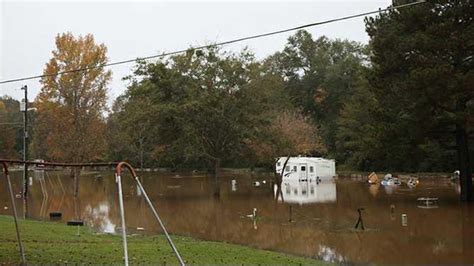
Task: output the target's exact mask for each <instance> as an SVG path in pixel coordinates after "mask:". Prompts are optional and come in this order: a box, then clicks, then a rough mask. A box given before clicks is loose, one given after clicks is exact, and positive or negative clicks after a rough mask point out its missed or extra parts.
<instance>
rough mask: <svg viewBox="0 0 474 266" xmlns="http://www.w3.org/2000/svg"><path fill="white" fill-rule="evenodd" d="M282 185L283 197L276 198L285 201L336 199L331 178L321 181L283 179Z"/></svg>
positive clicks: (309, 201)
mask: <svg viewBox="0 0 474 266" xmlns="http://www.w3.org/2000/svg"><path fill="white" fill-rule="evenodd" d="M282 187H283V191H284V192H283V199H281V197H277V198H278V200H279V201H283V202H285V203H298V204H300V205H302V204H308V203H318V202H319V203H323V202H335V201H336V194H337V193H336V183H335V182H334V181H332V180H325V181H322V182H310V181H298V180H285V181H283V184H282ZM275 193H276V191H275ZM275 197H276V195H275Z"/></svg>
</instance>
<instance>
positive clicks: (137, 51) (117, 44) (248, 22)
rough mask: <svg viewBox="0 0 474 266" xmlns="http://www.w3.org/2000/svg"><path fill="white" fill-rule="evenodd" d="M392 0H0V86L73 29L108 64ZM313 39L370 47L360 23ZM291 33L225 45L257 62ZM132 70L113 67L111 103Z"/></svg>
mask: <svg viewBox="0 0 474 266" xmlns="http://www.w3.org/2000/svg"><path fill="white" fill-rule="evenodd" d="M390 4H391V1H390V0H360V1H357V0H351V1H349V0H346V1H342V0H339V1H334V0H333V1H330V0H326V1H316V0H313V1H306V2H297V1H286V2H283V1H280V2H270V1H261V2H256V1H242V2H238V1H236V2H231V1H221V2H200V1H173V2H164V1H141V2H136V1H127V2H125V1H120V2H115V1H102V2H92V1H83V2H76V1H74V2H72V1H63V2H59V1H4V0H0V17H1V21H0V23H1V27H0V38H1V41H0V60H1V62H0V63H1V64H0V80H6V79H13V78H20V77H25V76H33V75H39V74H42V71H43V67H44V65H45V63H46V62H47V61H48V60H49V58H50V57H51V51H52V50H53V49H54V48H55V47H54V38H55V36H56V35H57V34H58V33H62V32H66V31H70V32H72V33H73V34H74V35H79V34H82V35H84V34H87V33H92V34H93V35H94V38H95V40H96V42H98V43H104V44H105V45H106V46H107V47H108V57H109V61H110V62H113V61H120V60H125V59H132V58H136V57H141V56H148V55H153V54H157V53H161V52H169V51H173V50H179V49H184V48H187V47H189V46H190V45H193V46H197V45H202V44H207V43H210V42H219V41H225V40H229V39H233V38H239V37H244V36H248V35H253V34H258V33H264V32H268V31H273V30H279V29H284V28H289V27H294V26H298V25H302V24H307V23H312V22H317V21H323V20H327V19H331V18H337V17H342V16H347V15H353V14H357V13H362V12H366V11H372V10H377V9H379V8H385V7H387V6H388V5H390ZM307 30H308V31H309V32H310V33H311V34H312V35H313V37H314V38H317V37H320V36H322V35H326V36H328V37H330V38H342V39H349V40H354V41H359V42H363V43H367V41H368V36H367V34H366V33H365V28H364V22H363V18H355V19H351V20H346V21H342V22H336V23H331V24H328V25H323V26H318V27H313V28H308V29H307ZM291 34H292V33H285V34H281V35H278V36H271V37H266V38H261V39H257V40H252V41H246V42H242V43H239V44H234V45H228V46H224V47H223V49H224V50H231V51H239V50H241V49H242V48H244V47H245V46H248V47H249V48H250V49H251V50H253V51H254V52H255V54H256V56H257V58H263V57H265V56H268V55H270V54H272V53H274V52H275V51H278V50H281V49H282V48H283V47H284V45H285V43H286V39H287V38H288V36H289V35H291ZM132 66H133V65H132V64H127V65H121V66H115V67H112V68H111V69H112V72H113V81H112V82H111V83H110V85H109V104H110V103H111V102H112V101H113V99H114V98H116V97H117V96H118V95H120V94H121V93H123V92H124V90H125V89H126V83H125V82H123V81H122V80H121V79H122V77H124V76H126V75H129V74H130V69H131V68H132ZM23 85H28V88H29V98H30V99H31V100H32V99H33V98H34V97H35V96H36V95H37V94H38V92H39V90H40V84H39V82H38V80H30V81H24V82H17V83H8V84H2V85H0V96H2V95H10V96H12V97H13V98H15V99H21V98H22V97H23V96H22V95H23V92H22V91H21V90H20V88H21V86H23Z"/></svg>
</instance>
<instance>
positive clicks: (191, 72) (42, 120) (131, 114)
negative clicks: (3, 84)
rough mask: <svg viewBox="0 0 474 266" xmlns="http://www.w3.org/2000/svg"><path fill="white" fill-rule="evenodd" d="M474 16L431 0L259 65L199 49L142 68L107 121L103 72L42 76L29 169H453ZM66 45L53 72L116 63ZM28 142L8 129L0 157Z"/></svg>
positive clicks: (73, 43)
mask: <svg viewBox="0 0 474 266" xmlns="http://www.w3.org/2000/svg"><path fill="white" fill-rule="evenodd" d="M472 5H473V3H472V2H469V1H430V3H426V4H422V5H417V6H413V7H410V8H404V9H401V10H399V11H397V10H392V11H390V12H385V13H382V14H380V15H377V16H376V17H373V18H367V19H366V31H367V33H368V34H369V37H370V42H369V44H368V45H363V44H360V43H357V42H352V41H348V40H339V39H329V38H327V37H324V36H323V37H319V38H316V39H315V38H313V37H312V36H311V34H310V33H308V32H307V31H304V30H302V31H298V32H296V33H295V34H294V35H293V36H291V37H290V38H288V42H287V44H286V45H285V47H284V49H283V50H282V51H278V52H276V53H275V54H273V55H271V56H268V57H267V58H265V59H263V60H257V59H255V57H254V55H253V53H252V51H250V50H248V49H245V50H243V51H241V52H240V53H231V52H226V51H224V50H220V49H218V48H209V49H205V50H196V49H193V48H190V49H189V50H188V51H187V52H186V53H183V54H180V55H175V56H171V57H167V58H164V59H160V60H157V61H155V62H149V61H147V62H138V63H137V64H136V66H135V68H134V71H133V73H132V74H130V75H129V76H128V77H126V78H125V80H126V81H127V82H128V84H129V85H128V88H127V90H126V92H125V93H124V94H123V95H121V96H119V97H118V98H117V99H116V100H115V102H114V104H113V107H112V109H111V110H107V109H106V104H105V103H106V86H107V83H108V81H109V80H110V75H111V73H110V72H108V71H106V70H105V69H102V68H98V69H97V70H95V71H88V72H86V73H71V74H67V75H62V76H60V77H54V76H53V77H46V78H44V79H43V80H42V84H43V89H42V91H41V93H40V95H39V96H38V97H37V99H36V100H35V103H34V105H35V107H37V112H36V113H35V119H34V124H33V125H32V132H33V134H32V140H31V141H30V148H31V149H30V150H31V154H30V157H31V158H43V159H47V160H60V161H65V160H67V161H80V160H82V161H84V160H113V161H119V160H127V161H129V162H131V163H132V164H133V165H135V166H137V167H140V166H143V167H173V168H201V169H202V168H209V169H217V168H219V167H224V166H225V167H256V166H258V167H262V166H263V167H271V166H272V165H273V163H274V159H275V158H276V157H277V156H286V155H295V156H296V155H311V156H324V157H327V158H334V159H336V161H337V164H338V168H339V169H342V168H346V169H358V170H369V171H372V170H373V171H380V170H386V171H453V170H454V169H457V167H458V166H459V163H460V162H461V161H462V162H466V158H467V159H468V158H469V157H468V155H469V154H470V158H471V160H472V158H474V145H473V144H472V137H473V130H474V101H473V98H474V63H473V62H474V58H473V55H474V25H473V23H472V19H473V17H474V8H473V7H472ZM56 42H57V44H58V45H57V50H56V53H55V54H54V55H55V57H54V58H52V59H51V61H50V62H49V63H48V64H47V67H46V69H45V73H54V72H57V71H61V70H64V69H73V68H81V67H84V66H89V65H92V64H97V65H100V64H102V63H104V62H107V58H106V48H105V46H104V45H96V44H95V43H94V40H93V38H92V36H91V35H87V36H85V37H82V36H81V37H79V38H75V37H74V36H72V34H70V33H66V34H62V35H58V37H57V40H56ZM67 49H72V50H73V51H75V52H68V51H67ZM63 50H66V51H63ZM68 56H73V57H74V56H76V57H77V56H79V58H80V59H81V60H71V58H67V57H68ZM71 62H76V65H72V66H71V65H70V64H71ZM17 106H18V102H16V101H14V100H12V99H10V98H7V97H3V98H2V100H1V102H0V118H1V120H0V123H3V122H4V121H5V123H6V122H10V121H13V120H15V121H17V120H19V119H20V121H21V118H19V117H21V114H20V115H19V112H18V107H17ZM106 113H107V114H108V115H107V116H106V115H104V114H106ZM20 139H21V132H20V131H19V129H18V128H17V127H6V126H3V125H1V126H0V157H15V156H16V157H18V156H19V155H20V150H21V141H20ZM469 141H470V142H471V143H470V144H469ZM468 165H469V164H468ZM471 165H472V164H471ZM470 167H471V168H472V166H470Z"/></svg>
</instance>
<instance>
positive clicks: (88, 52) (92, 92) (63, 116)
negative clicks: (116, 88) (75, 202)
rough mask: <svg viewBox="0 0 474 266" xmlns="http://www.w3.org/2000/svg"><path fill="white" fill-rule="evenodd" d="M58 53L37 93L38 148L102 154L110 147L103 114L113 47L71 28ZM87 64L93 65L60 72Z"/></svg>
mask: <svg viewBox="0 0 474 266" xmlns="http://www.w3.org/2000/svg"><path fill="white" fill-rule="evenodd" d="M52 53H53V57H52V58H51V59H50V60H49V62H48V63H47V64H46V67H45V69H44V71H43V74H44V77H43V78H42V79H41V84H42V85H43V87H42V88H41V92H40V93H39V95H38V96H37V98H36V107H37V109H38V120H37V126H36V128H35V130H34V136H33V144H32V148H33V150H34V154H35V156H36V157H37V158H45V159H50V160H55V161H65V162H83V161H94V160H98V159H100V158H102V156H103V153H104V151H105V138H104V135H105V134H104V133H105V122H104V120H105V119H104V116H103V114H104V112H105V111H106V100H107V84H108V83H109V81H110V80H111V77H112V72H111V71H110V70H109V71H106V70H105V69H104V68H103V67H102V66H103V65H104V64H106V63H107V61H108V58H107V55H106V54H107V47H106V46H105V45H104V44H96V43H95V41H94V37H93V36H92V35H91V34H88V35H86V36H79V37H77V38H76V37H74V36H73V35H72V33H69V32H68V33H63V34H59V35H57V36H56V49H55V50H54V51H53V52H52ZM85 68H87V69H88V70H86V71H77V72H71V73H65V74H61V75H56V73H58V72H64V71H71V70H75V69H85ZM76 181H77V180H76ZM76 189H77V188H76ZM76 193H77V192H76Z"/></svg>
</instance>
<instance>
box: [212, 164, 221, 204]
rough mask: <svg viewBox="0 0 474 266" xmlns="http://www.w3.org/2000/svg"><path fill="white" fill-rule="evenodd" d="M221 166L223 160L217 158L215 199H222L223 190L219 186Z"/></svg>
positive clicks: (215, 165) (214, 172)
mask: <svg viewBox="0 0 474 266" xmlns="http://www.w3.org/2000/svg"><path fill="white" fill-rule="evenodd" d="M220 166H221V159H219V158H217V159H215V160H214V171H213V174H214V197H215V198H220V197H221V189H220V185H219V168H220Z"/></svg>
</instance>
